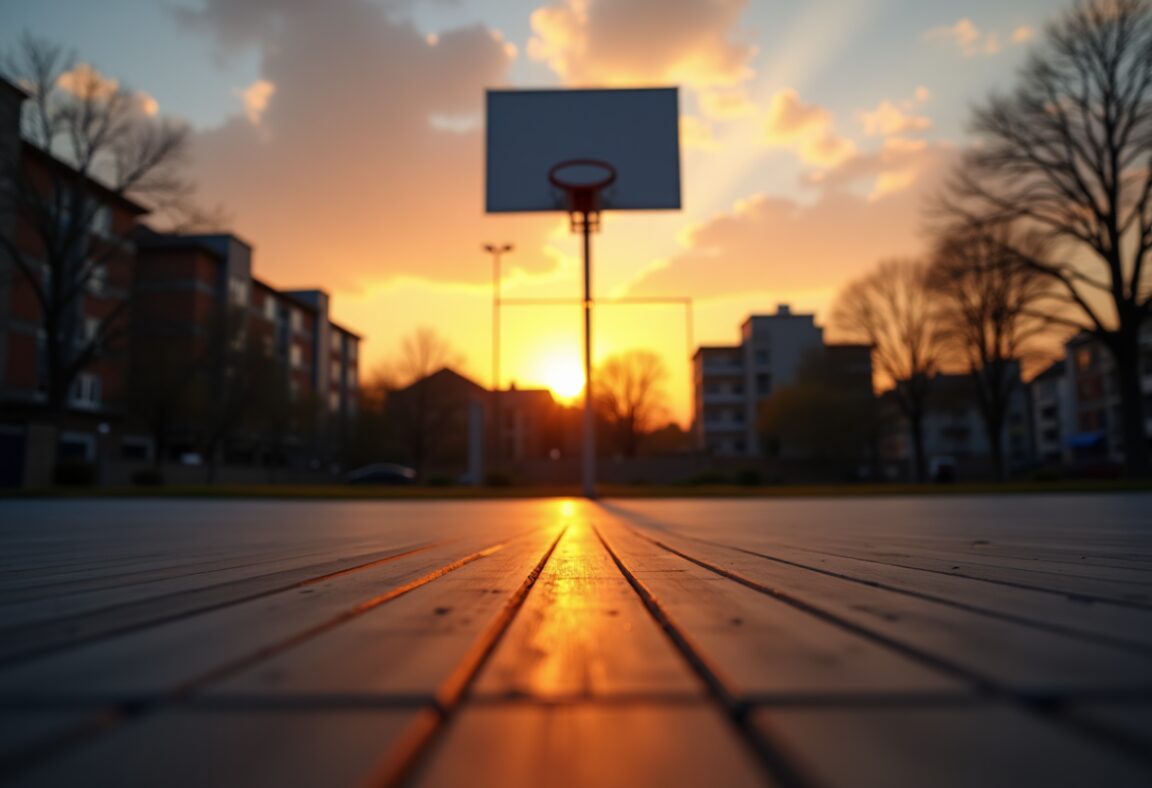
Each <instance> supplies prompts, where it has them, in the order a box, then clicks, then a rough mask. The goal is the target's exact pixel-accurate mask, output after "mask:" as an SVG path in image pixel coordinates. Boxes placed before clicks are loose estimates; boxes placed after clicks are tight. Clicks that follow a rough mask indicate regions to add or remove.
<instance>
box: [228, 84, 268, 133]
mask: <svg viewBox="0 0 1152 788" xmlns="http://www.w3.org/2000/svg"><path fill="white" fill-rule="evenodd" d="M275 92H276V86H275V85H274V84H272V83H271V82H269V81H268V80H266V79H258V80H256V81H255V82H253V83H252V84H251V85H249V86H248V87H246V88H244V89H243V90H240V89H239V88H237V89H236V91H235V93H236V95H237V96H239V97H240V98H241V99H242V100H243V102H244V114H245V115H247V116H248V122H249V123H251V124H252V125H253V126H257V125H259V124H260V116H261V115H263V114H264V110H266V109H267V108H268V101H269V99H271V98H272V95H273V94H274V93H275Z"/></svg>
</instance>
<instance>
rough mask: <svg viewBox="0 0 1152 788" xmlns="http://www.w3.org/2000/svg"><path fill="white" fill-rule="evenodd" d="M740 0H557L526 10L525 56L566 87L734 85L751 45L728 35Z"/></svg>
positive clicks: (743, 1)
mask: <svg viewBox="0 0 1152 788" xmlns="http://www.w3.org/2000/svg"><path fill="white" fill-rule="evenodd" d="M746 5H747V0H704V1H703V2H702V1H701V0H557V2H554V3H553V4H551V5H546V6H543V7H541V8H538V9H536V10H535V11H533V12H532V18H531V22H532V32H533V36H532V38H531V39H530V40H529V42H528V55H529V57H531V58H532V59H534V60H537V61H540V62H543V63H546V64H547V65H548V67H549V68H551V69H552V70H553V71H554V72H555V73H556V74H557V75H559V76H560V77H561V78H562V79H563V80H564V82H565V83H567V84H570V85H641V84H657V83H659V84H665V83H684V84H689V85H692V86H696V87H700V86H710V85H733V84H737V83H739V82H741V81H743V80H745V79H747V78H748V77H750V76H751V74H752V71H751V68H750V67H749V62H750V61H751V59H752V57H753V55H755V53H756V48H755V47H754V46H752V45H751V44H748V43H743V42H739V41H736V40H734V39H733V35H732V31H733V29H734V28H735V27H736V25H737V23H738V21H739V18H740V15H741V14H742V13H743V11H744V8H745V6H746Z"/></svg>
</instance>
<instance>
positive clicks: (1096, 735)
mask: <svg viewBox="0 0 1152 788" xmlns="http://www.w3.org/2000/svg"><path fill="white" fill-rule="evenodd" d="M624 527H627V528H628V530H629V531H631V532H632V533H633V534H635V535H636V536H637V537H638V538H640V539H643V540H644V541H646V542H649V543H650V544H652V545H654V546H656V547H659V548H660V549H662V550H665V551H667V552H669V553H671V554H672V555H675V556H678V557H680V558H682V559H684V560H685V561H688V562H689V563H691V564H695V565H696V566H698V567H700V568H701V569H705V570H707V571H709V572H712V573H713V574H716V575H719V576H721V577H724V578H726V579H728V580H731V581H732V582H734V583H738V584H740V585H742V586H744V587H746V588H750V589H752V590H753V591H756V592H758V593H761V594H764V595H765V596H769V597H772V598H773V599H777V600H779V601H780V602H783V603H784V604H787V605H789V606H791V607H794V608H796V609H798V610H802V611H804V612H805V613H808V614H809V615H812V616H814V617H816V618H819V619H821V620H823V621H827V622H828V623H831V624H834V625H836V626H838V627H841V628H842V629H846V630H848V631H849V632H852V633H854V634H857V635H860V636H861V637H864V638H867V639H868V640H871V641H873V642H875V643H878V644H880V645H882V646H885V647H886V648H889V649H891V650H893V651H896V652H898V653H900V654H903V655H905V656H907V657H910V658H912V659H915V660H917V661H919V662H922V663H924V664H926V665H928V666H930V667H932V668H935V669H936V670H939V671H941V672H943V673H947V674H949V675H951V676H953V677H955V678H958V679H961V680H963V681H965V682H967V683H968V684H969V685H970V686H971V687H972V688H973V690H975V691H976V692H977V693H979V694H980V695H982V696H984V697H986V698H989V699H996V700H1002V701H1007V702H1009V703H1011V704H1013V705H1015V706H1017V707H1018V708H1020V709H1022V710H1023V711H1025V712H1026V713H1028V714H1031V715H1035V716H1038V717H1041V718H1044V719H1046V720H1050V721H1056V722H1059V723H1062V724H1063V725H1065V726H1066V727H1068V728H1069V729H1072V730H1074V731H1075V732H1077V733H1079V734H1080V735H1082V736H1085V737H1086V738H1089V739H1092V740H1094V741H1096V742H1098V743H1101V744H1105V745H1107V746H1108V747H1110V748H1112V749H1113V750H1115V751H1117V752H1120V753H1123V754H1124V755H1126V756H1128V757H1130V758H1134V759H1135V760H1137V761H1139V762H1140V763H1142V764H1143V765H1145V766H1149V765H1152V753H1149V752H1148V750H1147V748H1146V747H1144V746H1143V745H1142V743H1140V742H1136V741H1135V740H1133V739H1129V738H1127V737H1121V736H1118V735H1117V734H1115V733H1114V732H1113V731H1110V730H1107V729H1105V728H1103V727H1100V726H1098V725H1096V724H1094V723H1092V722H1090V721H1087V720H1083V719H1081V718H1078V717H1073V716H1070V715H1066V714H1064V713H1063V703H1062V702H1061V700H1060V699H1059V698H1057V697H1054V696H1053V695H1052V694H1051V693H1028V692H1021V691H1017V690H1014V689H1012V688H1011V687H1009V686H1007V685H1005V684H1004V683H1003V682H1001V681H998V680H996V679H992V678H989V677H987V676H984V675H982V674H980V673H978V672H976V671H973V670H972V669H970V668H968V667H965V666H964V665H961V664H959V663H957V662H954V661H952V660H950V659H948V658H946V657H940V656H937V655H936V654H933V653H931V652H929V651H925V650H924V649H921V648H919V647H917V646H913V645H909V644H908V643H905V642H904V641H902V640H898V639H896V638H892V637H889V636H888V635H884V634H881V633H879V632H876V631H875V630H872V629H869V628H868V627H865V626H862V625H860V624H856V623H855V622H853V621H850V620H848V619H846V618H844V617H842V616H840V615H837V614H836V613H833V612H830V611H828V610H825V609H824V608H822V607H819V606H817V605H813V604H811V603H810V602H805V601H804V600H802V599H799V598H798V597H796V596H794V595H792V594H790V593H788V592H787V591H782V590H780V589H778V588H772V587H770V586H766V585H764V584H763V583H760V582H757V581H756V580H752V579H750V578H747V577H744V576H743V575H741V574H739V573H737V572H733V571H731V570H728V569H725V568H723V567H721V566H717V565H716V564H713V563H710V562H708V561H705V560H703V559H700V558H697V557H695V556H693V555H689V554H688V553H685V552H683V551H682V550H679V549H678V548H675V547H672V546H671V545H669V544H666V543H665V542H662V541H660V540H659V539H655V538H652V537H650V536H648V535H646V534H643V533H640V532H639V531H637V530H636V529H634V528H631V527H630V526H624ZM699 541H702V540H699ZM741 552H748V551H741ZM757 555H758V554H757ZM760 557H761V558H765V559H768V560H776V559H772V558H771V557H769V556H763V555H761V556H760Z"/></svg>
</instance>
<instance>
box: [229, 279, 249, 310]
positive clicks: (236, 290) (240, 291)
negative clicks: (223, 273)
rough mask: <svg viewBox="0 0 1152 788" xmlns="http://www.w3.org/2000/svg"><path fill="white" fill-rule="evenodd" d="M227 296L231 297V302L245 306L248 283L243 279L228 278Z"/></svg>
mask: <svg viewBox="0 0 1152 788" xmlns="http://www.w3.org/2000/svg"><path fill="white" fill-rule="evenodd" d="M228 297H229V298H230V299H232V303H233V304H235V305H237V306H246V305H247V304H248V283H247V282H245V281H244V280H243V279H229V280H228Z"/></svg>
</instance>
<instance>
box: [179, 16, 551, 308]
mask: <svg viewBox="0 0 1152 788" xmlns="http://www.w3.org/2000/svg"><path fill="white" fill-rule="evenodd" d="M184 18H185V19H186V21H187V23H188V24H192V25H194V26H195V27H196V29H198V30H201V31H203V32H205V33H207V34H208V35H211V36H212V37H213V40H214V41H216V42H217V43H218V44H219V45H220V46H230V47H251V48H253V49H254V51H255V53H256V55H257V58H258V64H259V66H258V68H259V81H258V82H256V83H254V84H253V85H252V86H249V87H248V88H246V89H245V91H244V96H243V98H244V99H245V107H244V108H243V110H242V111H241V110H239V109H238V111H237V113H236V114H235V115H234V116H232V117H231V118H230V119H228V120H227V121H226V122H225V123H223V124H222V125H220V126H219V127H216V128H213V129H208V130H204V131H200V132H198V133H197V134H196V136H195V139H194V150H193V154H194V169H193V172H194V173H195V175H196V177H197V179H198V181H199V186H200V193H201V194H202V195H204V196H205V199H206V201H207V202H209V203H216V202H219V203H222V204H223V206H224V207H225V208H226V209H227V210H228V211H229V212H230V214H231V215H232V217H233V221H232V226H231V227H230V228H228V229H232V230H234V231H235V232H236V233H237V234H238V235H240V236H241V237H244V238H246V239H248V240H249V241H251V242H252V243H253V245H254V247H255V267H256V270H257V271H258V272H259V273H260V275H262V276H264V277H266V278H268V279H269V280H270V281H271V282H272V283H273V284H275V285H279V286H288V285H294V286H295V285H299V286H303V285H308V284H316V285H320V286H323V287H325V288H327V289H329V290H333V291H335V290H340V291H344V292H345V293H348V292H357V291H361V292H363V291H369V290H372V289H374V288H379V287H382V286H384V285H385V284H386V283H388V282H391V281H396V280H398V279H402V278H409V279H411V278H418V279H422V280H425V281H431V282H472V283H476V282H482V281H486V279H487V277H488V276H489V267H488V263H487V259H486V258H485V257H484V255H483V253H482V252H481V250H480V245H481V244H482V243H484V242H487V241H500V242H505V241H509V242H512V243H515V244H516V247H517V251H516V253H515V254H513V255H511V256H510V257H509V259H508V261H507V266H506V267H507V268H508V269H509V271H512V270H514V269H515V268H523V269H525V270H529V271H535V272H539V271H544V270H549V269H550V268H551V267H552V266H553V265H554V263H553V261H552V260H550V259H549V258H548V257H547V256H546V255H545V253H544V252H543V249H544V247H545V245H546V243H547V240H548V232H549V229H550V222H554V221H555V217H546V216H541V217H540V218H538V219H533V218H525V217H522V216H518V217H514V218H506V217H488V216H485V215H484V208H483V161H484V153H483V131H482V129H481V127H480V124H479V123H477V122H476V119H478V118H482V117H483V96H484V88H486V87H489V86H499V85H501V84H504V82H505V80H506V74H507V69H508V66H509V64H510V62H511V57H512V54H511V53H510V52H509V49H508V47H507V46H506V42H504V41H503V40H502V39H501V38H500V37H499V36H497V35H495V34H494V31H492V30H490V29H488V28H486V27H483V26H480V25H474V26H469V27H464V28H458V29H452V30H446V31H442V32H441V33H440V34H439V35H438V37H437V38H436V39H435V40H434V42H431V43H430V42H429V41H428V40H427V39H426V37H425V35H424V34H423V33H422V32H420V31H418V30H417V29H416V28H415V27H414V26H412V25H411V24H409V23H407V22H404V21H400V20H397V19H395V18H393V17H392V16H390V15H389V14H388V13H387V12H386V11H385V10H383V9H382V8H381V7H380V6H379V5H378V4H377V3H376V2H374V0H329V2H326V3H322V4H321V3H314V2H304V1H303V0H281V1H280V2H272V0H252V2H245V3H243V4H237V3H232V2H224V0H210V1H209V2H208V3H207V4H206V5H205V7H204V8H203V9H202V10H201V11H200V12H198V13H196V14H194V15H192V16H189V15H188V14H185V17H184ZM271 86H275V88H274V91H275V93H274V95H273V94H272V89H271ZM257 119H258V122H259V125H254V122H253V121H255V120H257ZM338 300H339V299H338Z"/></svg>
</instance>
